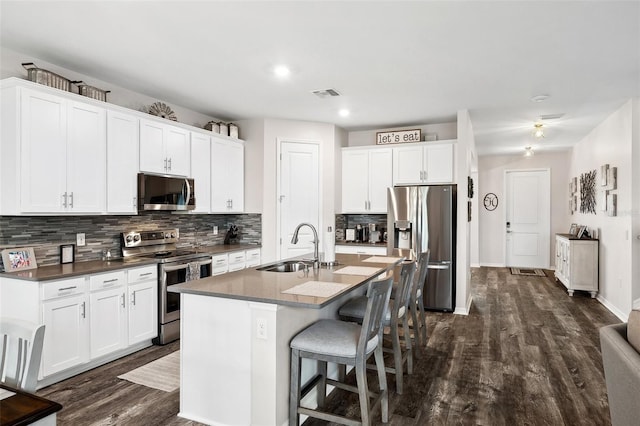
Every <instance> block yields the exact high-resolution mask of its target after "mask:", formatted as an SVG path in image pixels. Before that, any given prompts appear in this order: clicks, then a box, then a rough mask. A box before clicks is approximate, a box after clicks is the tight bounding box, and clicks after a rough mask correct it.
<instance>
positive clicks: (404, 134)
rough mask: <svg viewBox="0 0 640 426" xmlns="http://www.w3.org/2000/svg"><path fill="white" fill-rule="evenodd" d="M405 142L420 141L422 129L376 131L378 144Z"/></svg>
mask: <svg viewBox="0 0 640 426" xmlns="http://www.w3.org/2000/svg"><path fill="white" fill-rule="evenodd" d="M405 142H420V129H412V130H396V131H394V132H378V133H376V145H387V144H390V143H405Z"/></svg>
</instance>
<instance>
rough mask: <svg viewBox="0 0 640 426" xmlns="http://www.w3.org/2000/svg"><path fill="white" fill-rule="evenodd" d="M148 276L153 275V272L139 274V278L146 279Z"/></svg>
mask: <svg viewBox="0 0 640 426" xmlns="http://www.w3.org/2000/svg"><path fill="white" fill-rule="evenodd" d="M149 275H153V272H145V273H144V274H140V276H141V277H148V276H149Z"/></svg>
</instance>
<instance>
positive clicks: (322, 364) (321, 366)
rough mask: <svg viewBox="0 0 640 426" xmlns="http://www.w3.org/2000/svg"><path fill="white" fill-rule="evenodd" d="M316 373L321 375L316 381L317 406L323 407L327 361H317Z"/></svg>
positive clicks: (325, 393) (325, 394) (325, 392)
mask: <svg viewBox="0 0 640 426" xmlns="http://www.w3.org/2000/svg"><path fill="white" fill-rule="evenodd" d="M318 374H319V375H320V376H321V378H320V380H319V381H318V388H317V389H318V398H317V401H318V408H324V401H325V397H326V396H327V362H326V361H318Z"/></svg>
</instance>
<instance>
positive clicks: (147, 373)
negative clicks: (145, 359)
mask: <svg viewBox="0 0 640 426" xmlns="http://www.w3.org/2000/svg"><path fill="white" fill-rule="evenodd" d="M118 378H119V379H124V380H128V381H130V382H132V383H137V384H139V385H143V386H147V387H150V388H154V389H160V390H162V391H165V392H171V391H174V390H176V389H178V388H179V387H180V351H175V352H173V353H171V354H169V355H167V356H164V357H162V358H159V359H157V360H155V361H152V362H150V363H148V364H145V365H143V366H142V367H138V368H136V369H135V370H131V371H129V372H128V373H125V374H123V375H121V376H118Z"/></svg>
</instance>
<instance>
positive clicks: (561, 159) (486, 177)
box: [478, 151, 571, 266]
mask: <svg viewBox="0 0 640 426" xmlns="http://www.w3.org/2000/svg"><path fill="white" fill-rule="evenodd" d="M523 152H524V151H523ZM570 159H571V151H555V152H548V153H541V152H537V153H535V155H534V156H533V157H525V156H524V155H487V156H481V157H479V160H478V169H479V172H478V175H479V176H478V181H479V182H478V203H479V219H480V223H479V228H480V229H479V251H480V253H479V255H480V256H479V260H480V264H481V265H483V266H505V210H504V209H505V204H506V203H505V198H504V197H505V194H504V172H505V170H526V169H547V168H548V169H550V171H551V238H550V252H549V254H550V259H549V264H550V265H555V237H554V235H555V234H556V233H566V232H568V231H569V226H570V224H571V216H570V215H569V179H570V178H569V168H568V164H569V161H570ZM489 192H492V193H494V194H496V195H497V196H498V207H497V208H496V209H495V210H493V211H488V210H486V209H485V208H484V205H483V199H484V196H485V195H486V194H488V193H489Z"/></svg>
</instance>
